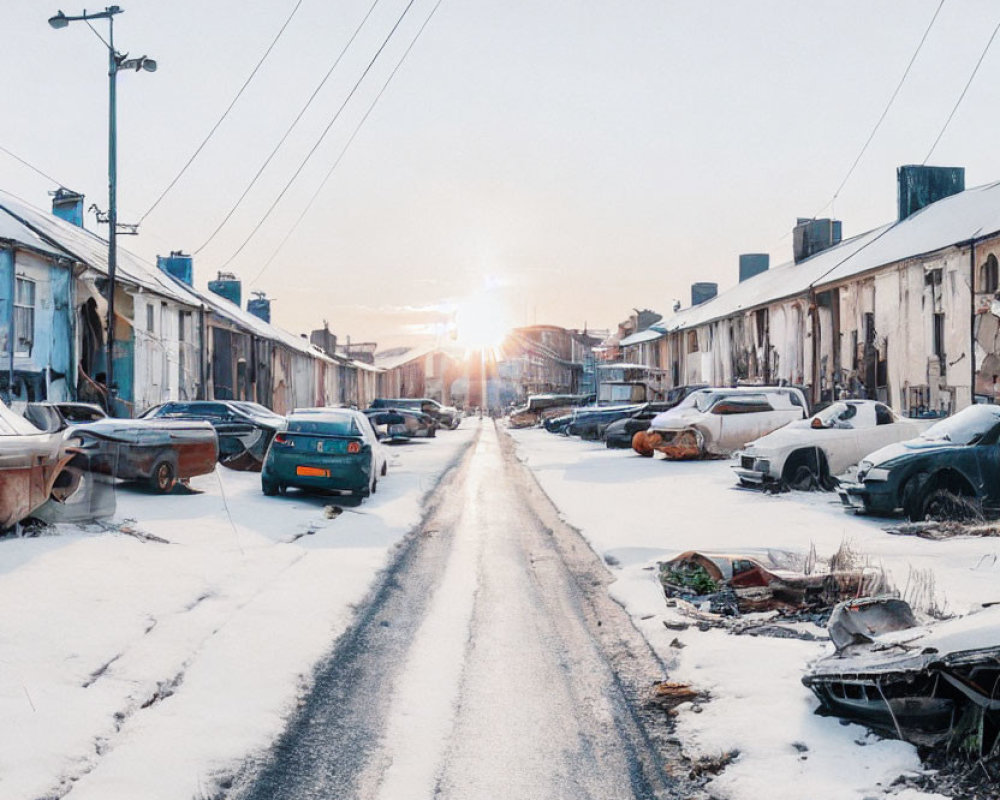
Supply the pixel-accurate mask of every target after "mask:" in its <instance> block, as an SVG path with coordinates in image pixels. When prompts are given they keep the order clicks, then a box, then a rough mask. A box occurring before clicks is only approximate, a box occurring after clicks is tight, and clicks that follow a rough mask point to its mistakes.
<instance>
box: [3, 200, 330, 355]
mask: <svg viewBox="0 0 1000 800" xmlns="http://www.w3.org/2000/svg"><path fill="white" fill-rule="evenodd" d="M0 210H2V211H4V212H6V213H5V214H0V237H4V236H5V235H6V232H8V231H9V232H10V233H14V234H18V235H17V236H16V237H15V236H11V237H10V238H12V239H14V240H16V241H22V239H23V238H25V237H27V238H28V241H25V242H24V243H25V244H28V245H31V246H35V243H36V242H37V243H41V244H42V246H44V248H45V249H46V250H47V251H49V252H53V253H57V254H60V255H65V254H69V255H70V256H71V257H72V258H74V259H75V260H77V261H80V262H81V263H83V264H86V265H87V266H89V267H91V268H93V269H95V270H97V271H98V272H102V273H104V274H105V275H106V274H107V272H108V243H107V240H105V239H102V238H101V237H100V236H98V235H97V234H95V233H92V232H91V231H88V230H87V229H86V228H81V227H79V226H77V225H74V224H73V223H71V222H67V221H66V220H63V219H60V218H59V217H57V216H55V215H54V214H50V213H49V212H47V211H43V210H41V209H38V208H35V207H34V206H32V205H30V204H28V203H26V202H24V201H23V200H20V199H19V198H17V197H15V196H14V195H12V194H10V193H9V192H6V191H3V190H0ZM8 220H9V221H8ZM60 250H61V251H63V252H60ZM117 277H118V278H119V279H121V280H123V281H125V282H126V283H132V284H135V285H136V286H141V287H142V288H143V289H147V290H149V291H152V292H155V293H157V294H160V295H162V296H164V297H169V298H170V299H172V300H174V301H176V302H179V303H184V304H185V305H189V306H193V307H195V308H198V307H199V306H202V305H204V306H208V307H209V308H211V309H212V310H213V311H215V312H216V313H217V314H219V315H220V316H222V317H224V318H226V319H228V320H229V321H230V322H233V323H234V324H236V325H238V326H239V327H242V328H244V329H247V330H250V331H252V332H253V333H255V334H256V335H258V336H260V337H262V338H264V339H269V340H271V341H275V342H280V343H281V344H283V345H285V346H286V347H289V348H290V349H293V350H297V351H299V352H300V353H306V354H308V355H310V356H313V357H314V358H319V359H322V360H325V361H333V359H331V358H330V357H329V356H327V355H325V354H324V353H323V352H322V351H320V350H319V349H318V348H317V347H315V346H314V345H313V344H312V343H310V342H309V340H308V339H304V338H302V337H301V336H296V335H295V334H293V333H289V332H288V331H285V330H282V329H281V328H279V327H277V326H276V325H272V324H271V323H268V322H265V321H264V320H262V319H261V318H260V317H258V316H256V315H254V314H251V313H250V312H249V311H247V310H245V309H243V308H241V307H240V306H238V305H236V304H235V303H232V302H230V301H229V300H227V299H226V298H224V297H221V296H219V295H217V294H215V293H214V292H208V291H202V290H201V289H196V288H194V287H192V286H188V285H187V284H186V283H184V282H183V281H180V280H178V279H176V278H174V277H173V276H171V275H168V274H167V273H165V272H163V271H162V270H160V269H159V268H157V267H156V266H155V265H153V264H150V263H149V262H148V261H145V260H144V259H142V258H140V257H139V256H137V255H135V254H134V253H130V252H129V251H128V250H126V249H124V248H123V247H121V246H120V245H119V246H118V264H117Z"/></svg>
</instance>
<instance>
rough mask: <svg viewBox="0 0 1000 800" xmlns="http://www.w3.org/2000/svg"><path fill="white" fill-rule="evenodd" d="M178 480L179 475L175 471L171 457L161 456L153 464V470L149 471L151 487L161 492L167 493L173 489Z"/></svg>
mask: <svg viewBox="0 0 1000 800" xmlns="http://www.w3.org/2000/svg"><path fill="white" fill-rule="evenodd" d="M176 481H177V475H176V472H175V471H174V465H173V462H172V461H171V460H170V459H169V458H161V459H160V460H159V461H157V462H156V463H155V464H154V465H153V470H152V472H150V473H149V486H150V488H151V489H152V490H153V491H154V492H159V493H160V494H166V493H167V492H169V491H170V490H171V489H173V488H174V483H176Z"/></svg>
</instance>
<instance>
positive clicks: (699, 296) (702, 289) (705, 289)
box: [691, 281, 719, 306]
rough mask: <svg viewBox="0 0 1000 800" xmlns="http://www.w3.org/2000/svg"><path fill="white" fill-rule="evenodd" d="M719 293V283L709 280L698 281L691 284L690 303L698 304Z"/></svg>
mask: <svg viewBox="0 0 1000 800" xmlns="http://www.w3.org/2000/svg"><path fill="white" fill-rule="evenodd" d="M718 293H719V284H717V283H711V282H709V281H700V282H699V283H692V284H691V305H692V306H700V305H701V304H702V303H705V302H707V301H709V300H711V299H712V298H713V297H715V296H716V295H717V294H718Z"/></svg>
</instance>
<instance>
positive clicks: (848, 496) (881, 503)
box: [837, 481, 897, 514]
mask: <svg viewBox="0 0 1000 800" xmlns="http://www.w3.org/2000/svg"><path fill="white" fill-rule="evenodd" d="M837 494H838V496H839V497H840V502H841V503H843V504H844V506H845V507H847V508H850V509H852V510H854V511H860V512H862V513H866V514H891V513H892V512H893V511H895V510H896V508H897V504H896V495H895V492H893V491H892V488H891V487H890V486H888V485H886V484H885V483H883V482H881V481H873V482H871V483H846V482H845V483H841V484H840V486H839V487H837Z"/></svg>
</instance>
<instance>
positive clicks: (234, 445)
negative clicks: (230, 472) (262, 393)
mask: <svg viewBox="0 0 1000 800" xmlns="http://www.w3.org/2000/svg"><path fill="white" fill-rule="evenodd" d="M142 418H143V419H153V418H162V419H184V420H188V419H199V420H205V421H206V422H210V423H211V424H212V427H213V428H215V432H216V434H218V437H219V463H221V464H223V465H224V466H227V467H229V468H230V469H238V470H247V471H250V472H259V471H260V467H261V463H262V462H263V460H264V455H265V453H267V447H268V445H269V444H271V439H272V438H274V434H275V433H277V432H278V431H281V430H284V428H285V424H286V423H285V418H284V417H282V416H279V415H278V414H275V413H274V412H273V411H269V410H268V409H266V408H264V407H263V406H260V405H258V404H256V403H250V402H244V401H238V400H234V401H226V400H191V401H184V402H171V403H163V404H161V405H158V406H153V408H151V409H149V410H148V411H146V413H144V414H143V415H142Z"/></svg>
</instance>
